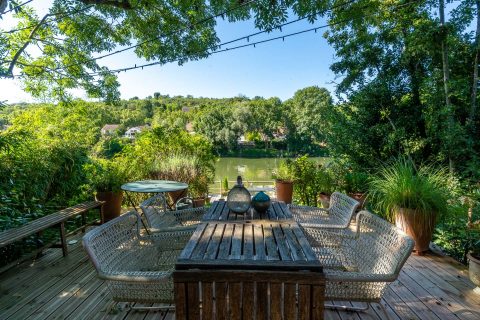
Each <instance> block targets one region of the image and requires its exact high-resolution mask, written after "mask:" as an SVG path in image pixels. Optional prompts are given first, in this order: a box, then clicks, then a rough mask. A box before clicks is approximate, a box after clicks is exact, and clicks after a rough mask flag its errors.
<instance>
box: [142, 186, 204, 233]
mask: <svg viewBox="0 0 480 320" xmlns="http://www.w3.org/2000/svg"><path fill="white" fill-rule="evenodd" d="M165 201H166V200H165V197H164V196H163V195H162V194H157V195H155V196H153V197H151V198H148V199H147V200H145V201H143V202H142V203H141V204H140V208H141V209H142V212H143V215H144V216H145V219H146V226H147V228H148V230H149V232H158V231H165V230H168V229H177V228H182V227H187V228H188V227H192V226H195V225H197V224H199V223H200V221H201V220H202V217H203V215H204V214H205V208H204V207H200V208H190V209H183V210H175V211H165V206H164V203H165Z"/></svg>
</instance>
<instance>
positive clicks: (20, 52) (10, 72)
mask: <svg viewBox="0 0 480 320" xmlns="http://www.w3.org/2000/svg"><path fill="white" fill-rule="evenodd" d="M49 16H50V14H49V13H48V14H46V15H45V16H43V18H42V20H40V22H39V23H38V24H37V25H36V26H35V28H33V30H32V31H31V32H30V35H29V36H28V40H27V41H25V43H24V44H23V46H22V47H21V48H20V49H18V51H17V52H16V53H15V55H14V56H13V58H12V61H11V62H10V66H9V67H8V72H7V76H10V77H12V78H13V68H14V67H15V64H16V62H17V60H18V58H20V55H21V54H22V53H23V52H24V51H25V49H26V48H27V47H28V45H29V44H30V42H31V41H32V39H33V36H34V35H35V33H36V32H37V30H38V28H40V26H41V25H42V24H43V23H44V22H45V19H47V18H48V17H49Z"/></svg>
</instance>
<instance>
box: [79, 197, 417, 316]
mask: <svg viewBox="0 0 480 320" xmlns="http://www.w3.org/2000/svg"><path fill="white" fill-rule="evenodd" d="M164 201H166V200H165V197H164V196H163V194H161V193H160V194H157V195H155V196H153V197H152V198H150V199H148V200H146V201H145V202H143V203H142V204H140V206H139V207H140V208H141V210H142V213H143V217H142V216H141V215H140V214H139V212H136V211H132V212H129V213H127V214H124V215H122V216H121V217H119V218H117V219H115V220H112V221H109V222H107V223H106V224H104V225H102V226H100V227H97V228H95V229H93V230H92V231H90V232H88V233H87V234H86V235H85V236H84V238H83V245H84V247H85V249H86V251H87V253H88V255H89V257H90V259H91V260H92V262H93V264H94V266H95V268H96V270H97V273H98V276H99V277H100V278H102V279H104V280H106V283H107V284H108V286H109V289H110V292H111V294H112V297H113V300H114V301H122V302H138V303H164V304H165V306H164V307H162V308H165V309H172V308H175V317H176V319H253V318H256V319H323V312H324V308H341V309H351V308H348V307H344V306H339V305H325V301H326V300H339V301H363V302H367V305H366V308H368V307H369V303H370V302H376V303H380V301H381V299H382V295H383V293H384V292H385V290H386V288H387V285H388V283H390V282H392V281H394V280H395V279H396V278H397V277H398V275H399V272H400V269H401V268H402V266H403V264H404V263H405V261H406V259H407V258H408V256H409V255H410V253H411V251H412V249H413V240H412V239H411V238H409V237H408V236H406V235H405V234H403V233H402V232H401V231H400V230H399V229H397V228H395V227H394V226H393V225H391V224H389V223H388V222H386V221H385V220H383V219H381V218H379V217H378V216H376V215H373V214H371V213H369V212H367V211H360V212H359V213H358V214H357V215H356V231H355V232H354V231H350V229H349V226H350V221H351V219H352V216H353V215H354V213H355V212H356V209H357V207H358V202H357V201H355V200H354V199H352V198H350V197H348V196H346V195H344V194H341V193H338V192H336V193H334V194H333V195H332V199H331V203H330V207H329V208H328V209H320V208H313V207H305V206H295V205H286V204H285V203H283V202H273V203H272V205H271V206H270V208H269V209H268V211H267V212H266V213H263V214H260V213H258V212H255V211H254V210H252V209H251V210H250V211H249V212H247V213H245V214H234V213H232V212H230V210H229V209H228V206H227V205H226V202H225V201H215V202H214V203H213V204H212V206H211V207H210V208H209V209H206V208H203V207H202V208H189V209H182V210H175V211H169V210H167V208H166V207H165V205H164ZM142 219H143V220H142ZM142 221H143V223H144V225H145V227H146V228H147V229H148V230H149V233H146V232H144V231H142V228H141V226H142ZM172 303H174V304H175V305H173V304H172ZM380 306H381V307H382V308H383V305H382V304H381V303H380ZM145 308H147V309H148V307H145ZM155 308H156V309H158V308H157V307H155ZM366 308H364V309H366ZM142 309H143V308H142ZM356 310H362V309H358V308H357V309H356ZM384 312H385V310H384ZM385 316H387V314H386V313H385Z"/></svg>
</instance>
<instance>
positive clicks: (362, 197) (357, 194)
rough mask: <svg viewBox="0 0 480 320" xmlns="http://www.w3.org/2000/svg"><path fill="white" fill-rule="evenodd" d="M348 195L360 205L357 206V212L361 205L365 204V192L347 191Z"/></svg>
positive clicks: (361, 207)
mask: <svg viewBox="0 0 480 320" xmlns="http://www.w3.org/2000/svg"><path fill="white" fill-rule="evenodd" d="M348 196H349V197H350V198H353V199H355V200H357V201H358V202H359V203H360V205H359V206H358V207H357V212H358V211H360V210H362V209H363V205H364V204H365V199H366V198H367V194H366V193H363V192H355V193H349V194H348Z"/></svg>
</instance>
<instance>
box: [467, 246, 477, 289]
mask: <svg viewBox="0 0 480 320" xmlns="http://www.w3.org/2000/svg"><path fill="white" fill-rule="evenodd" d="M467 258H468V261H469V263H468V275H469V276H470V280H471V281H472V282H473V283H474V284H475V285H476V286H477V287H476V288H475V292H477V293H480V239H477V241H476V242H474V243H473V245H472V249H471V251H470V252H469V253H468V255H467Z"/></svg>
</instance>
